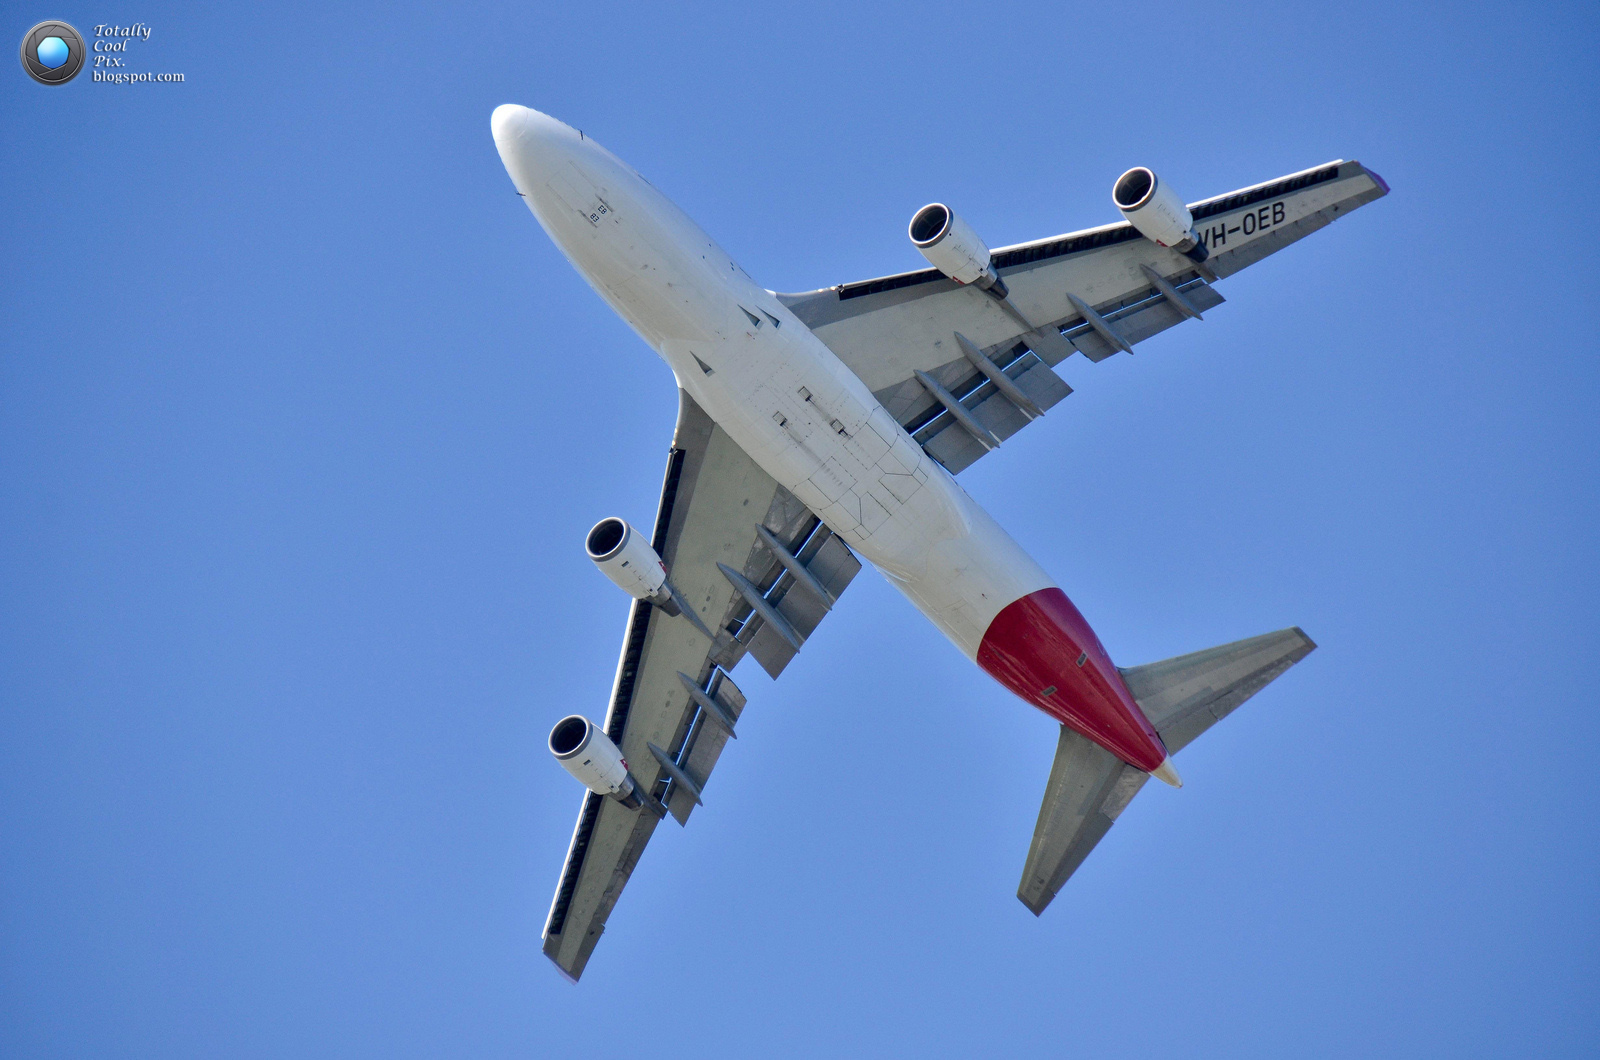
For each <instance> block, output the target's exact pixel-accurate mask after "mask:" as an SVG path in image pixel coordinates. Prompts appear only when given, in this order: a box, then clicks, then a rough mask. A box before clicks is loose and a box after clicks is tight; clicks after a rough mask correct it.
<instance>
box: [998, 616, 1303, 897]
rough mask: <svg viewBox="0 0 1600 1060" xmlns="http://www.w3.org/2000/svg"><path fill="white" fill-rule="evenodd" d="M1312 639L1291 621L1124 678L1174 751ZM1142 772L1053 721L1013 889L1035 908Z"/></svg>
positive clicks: (1090, 844) (1096, 838) (1119, 807)
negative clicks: (1040, 789) (1056, 728)
mask: <svg viewBox="0 0 1600 1060" xmlns="http://www.w3.org/2000/svg"><path fill="white" fill-rule="evenodd" d="M1315 647H1316V644H1315V643H1313V642H1312V640H1311V638H1310V637H1308V636H1306V635H1305V633H1304V632H1302V631H1301V630H1300V628H1299V627H1298V626H1295V627H1292V628H1290V629H1282V630H1279V631H1278V632H1276V633H1267V634H1264V635H1263V636H1260V637H1250V638H1248V639H1246V640H1236V641H1234V642H1233V643H1232V644H1223V645H1221V646H1219V647H1216V648H1207V649H1206V650H1205V651H1197V652H1194V653H1192V654H1190V655H1179V656H1177V657H1175V658H1172V659H1164V660H1162V661H1161V662H1154V663H1149V664H1148V665H1145V666H1135V667H1132V668H1130V669H1127V670H1123V671H1122V679H1123V680H1124V681H1126V682H1127V683H1128V690H1129V691H1131V692H1132V693H1133V698H1134V699H1135V700H1137V701H1138V703H1139V708H1140V709H1141V710H1143V711H1144V715H1145V717H1147V718H1149V719H1150V724H1152V725H1154V726H1155V728H1156V732H1158V733H1160V734H1161V739H1162V740H1163V741H1164V742H1165V743H1166V745H1167V752H1168V753H1169V754H1176V753H1177V752H1178V751H1179V749H1181V748H1183V747H1185V746H1187V745H1188V744H1189V743H1190V742H1191V741H1193V740H1194V738H1195V737H1196V736H1199V735H1200V734H1201V733H1203V732H1205V731H1206V730H1207V729H1209V728H1211V726H1213V725H1215V724H1216V723H1217V722H1219V721H1221V720H1222V719H1223V718H1225V717H1227V716H1228V715H1229V714H1231V713H1232V712H1233V711H1234V710H1235V709H1236V708H1237V707H1238V706H1239V704H1241V703H1243V702H1244V701H1245V700H1247V699H1249V698H1250V697H1251V696H1253V695H1255V694H1256V693H1257V692H1259V691H1261V690H1262V689H1263V688H1265V687H1266V686H1267V685H1268V684H1269V683H1271V682H1272V680H1273V679H1274V678H1275V677H1277V676H1278V675H1279V674H1281V673H1283V672H1284V671H1285V670H1287V669H1288V668H1289V667H1291V666H1293V665H1294V664H1295V663H1297V662H1299V661H1300V660H1301V659H1304V658H1305V657H1306V656H1307V655H1309V654H1311V651H1312V649H1313V648H1315ZM1148 777H1149V774H1147V773H1145V772H1144V771H1142V770H1140V769H1137V768H1135V767H1133V766H1130V765H1128V764H1127V763H1126V762H1124V761H1122V760H1121V759H1119V758H1118V757H1117V756H1116V755H1114V754H1112V753H1111V752H1110V751H1107V750H1106V749H1105V748H1103V747H1100V746H1099V745H1098V744H1095V743H1092V742H1091V741H1089V740H1086V739H1084V738H1083V737H1082V736H1079V735H1078V734H1077V733H1075V732H1073V731H1072V730H1071V729H1068V728H1067V727H1066V726H1064V725H1063V726H1062V727H1061V738H1060V742H1059V743H1058V744H1057V746H1056V760H1055V764H1054V765H1053V766H1051V768H1050V782H1049V784H1048V785H1047V786H1046V788H1045V792H1044V802H1043V804H1042V805H1041V806H1040V807H1039V821H1038V823H1037V824H1036V825H1035V826H1034V830H1033V843H1032V845H1031V846H1030V847H1029V849H1028V861H1027V864H1026V865H1025V866H1024V867H1023V870H1022V883H1021V884H1020V885H1019V886H1018V887H1017V897H1018V898H1020V899H1022V904H1023V905H1026V906H1027V907H1028V908H1029V909H1030V910H1032V912H1033V914H1034V915H1035V916H1038V915H1039V914H1040V913H1043V912H1044V909H1045V906H1047V905H1049V904H1050V902H1051V900H1052V899H1053V898H1055V896H1056V892H1057V891H1059V890H1060V889H1061V887H1062V886H1063V885H1064V884H1065V883H1066V882H1067V878H1068V877H1070V876H1071V875H1072V874H1073V873H1074V872H1076V871H1077V869H1078V866H1079V865H1081V864H1082V863H1083V859H1084V858H1086V857H1088V856H1089V852H1090V851H1091V850H1093V849H1094V847H1095V844H1096V843H1098V842H1100V839H1101V837H1102V836H1104V835H1105V834H1106V832H1108V831H1110V829H1111V825H1112V823H1113V822H1115V821H1116V819H1117V817H1118V815H1119V814H1121V813H1122V811H1123V809H1124V808H1125V807H1126V806H1127V805H1128V803H1129V802H1130V801H1132V799H1133V797H1134V796H1135V795H1137V794H1138V793H1139V789H1140V788H1141V787H1143V786H1144V782H1145V780H1147V779H1148Z"/></svg>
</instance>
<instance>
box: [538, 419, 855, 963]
mask: <svg viewBox="0 0 1600 1060" xmlns="http://www.w3.org/2000/svg"><path fill="white" fill-rule="evenodd" d="M752 513H755V514H754V515H753V514H752ZM758 518H759V520H760V529H759V530H758V529H757V520H758ZM651 543H652V545H653V546H654V548H655V550H656V552H657V553H658V554H659V555H660V556H661V558H662V561H663V562H664V563H665V564H666V567H667V569H668V571H669V573H670V577H671V579H672V583H673V585H674V586H675V587H676V588H677V590H678V592H679V594H680V595H681V596H682V597H683V599H684V600H685V601H686V602H687V603H689V604H690V606H692V607H693V608H694V610H695V611H696V613H697V614H698V616H699V617H700V619H701V621H702V623H703V624H704V625H705V626H706V627H707V628H708V629H709V630H711V631H712V633H713V634H714V638H715V639H713V640H707V639H706V635H705V633H703V632H701V630H700V629H698V628H697V627H696V626H695V624H694V623H692V622H689V621H684V620H682V619H678V618H674V617H671V616H669V615H667V614H666V613H665V612H662V611H660V610H659V609H657V608H654V607H652V606H651V605H650V604H648V603H646V602H643V601H635V602H634V604H633V607H632V609H631V610H630V612H629V615H628V624H627V630H626V633H625V635H624V638H623V645H622V653H621V657H620V658H619V660H618V662H617V673H616V678H615V681H614V683H613V685H612V693H611V703H610V707H609V709H608V711H607V713H606V718H605V722H604V725H603V728H604V729H605V731H606V734H607V735H608V736H610V737H611V739H612V740H613V741H614V742H615V743H616V744H617V746H618V747H620V748H621V749H622V753H623V756H624V757H625V758H626V759H627V761H628V763H629V766H630V768H631V770H632V772H633V774H634V776H635V777H636V778H637V779H638V780H639V782H640V783H641V784H642V785H643V786H644V788H645V790H646V791H647V792H648V793H649V794H650V795H651V796H652V797H653V798H654V799H655V800H657V801H658V802H659V803H660V804H661V805H663V806H664V807H665V808H666V809H667V810H668V811H669V812H670V813H671V814H672V816H673V817H674V818H676V819H677V820H678V822H679V823H680V824H684V823H687V822H688V819H689V815H690V814H691V813H692V812H693V810H694V807H695V806H696V805H698V804H699V802H700V797H701V792H702V790H703V788H704V787H705V783H706V780H707V779H708V778H709V777H710V775H711V771H712V769H713V768H714V767H715V766H716V763H717V759H718V758H719V757H720V756H721V754H722V750H723V748H724V747H725V746H726V744H727V741H728V739H729V738H730V737H731V736H732V731H731V729H732V725H733V723H736V722H737V721H738V719H739V716H740V714H741V713H742V712H743V710H744V706H745V697H744V694H743V693H742V692H741V691H740V690H739V688H738V687H737V686H736V685H735V684H734V683H733V680H732V679H731V678H730V677H729V676H728V671H730V670H732V669H733V667H734V666H735V665H736V664H737V663H738V662H739V660H740V659H742V658H743V657H744V655H745V654H747V653H748V654H750V655H753V656H754V657H755V659H756V661H757V662H759V663H760V664H761V665H762V667H763V669H765V670H766V671H767V672H768V673H769V674H771V675H772V676H773V677H777V676H778V674H779V673H781V672H782V671H783V669H784V667H785V666H787V665H788V663H789V660H790V659H792V658H793V657H794V655H795V653H796V651H797V650H798V645H797V644H796V643H795V642H796V641H798V642H799V643H801V644H803V643H804V638H805V637H807V636H809V635H810V634H811V632H812V630H814V629H815V628H816V626H817V625H818V623H820V622H821V620H822V618H823V616H824V615H825V614H826V613H827V609H828V606H829V605H830V604H831V603H832V601H833V600H834V599H837V597H838V596H839V594H840V593H842V592H843V591H844V589H845V587H846V586H847V585H849V584H850V581H851V579H852V578H854V577H855V575H856V573H857V572H858V571H859V570H860V569H861V563H860V561H859V560H857V559H856V558H855V556H854V555H853V554H852V553H851V552H850V549H849V548H848V547H846V545H845V544H844V542H843V541H841V540H839V539H838V538H837V537H835V536H834V535H833V534H832V533H830V532H829V531H828V529H827V527H825V526H823V525H822V523H821V522H820V520H818V519H817V518H816V516H814V515H813V514H812V513H811V511H810V510H809V509H808V508H806V507H805V505H803V504H801V503H800V502H799V501H798V500H796V499H795V498H794V496H793V495H792V494H790V493H789V491H788V490H786V489H784V488H783V487H781V486H780V485H778V483H777V482H775V481H774V480H773V479H772V478H771V476H769V475H767V473H766V472H764V471H762V470H761V469H760V468H759V467H758V466H757V465H756V463H755V461H753V460H751V459H750V457H749V456H748V455H746V454H745V452H744V451H743V450H742V449H740V448H739V446H738V445H737V444H736V443H735V442H734V441H733V440H732V439H731V438H729V437H728V436H727V434H726V433H725V432H723V431H722V429H721V428H720V427H718V426H716V424H715V423H713V422H712V420H711V418H710V417H709V416H707V415H706V413H705V412H704V411H703V410H702V409H701V408H700V407H699V406H698V405H697V404H695V402H694V400H693V399H692V398H690V397H689V396H688V394H686V393H683V392H681V391H680V392H679V410H678V425H677V429H676V431H675V432H674V436H673V442H672V449H671V453H670V455H669V457H668V460H667V471H666V475H665V478H664V480H663V483H662V489H661V503H660V506H659V508H658V510H657V513H656V524H655V529H654V531H653V533H652V541H651ZM779 549H781V550H782V551H783V552H784V553H786V555H780V554H779V552H778V550H779ZM724 568H726V569H724ZM740 582H742V583H743V584H742V586H741V585H740V584H739V583H740ZM819 593H820V594H826V596H827V597H828V599H827V600H823V599H822V598H821V596H820V595H819ZM779 627H782V628H781V629H780V628H779ZM658 823H659V818H658V817H656V815H655V814H654V813H653V812H652V811H651V810H650V809H648V808H640V809H634V810H630V809H628V808H627V807H625V806H623V805H622V804H621V803H620V802H617V801H616V800H614V799H610V798H606V797H605V796H601V795H596V794H594V793H592V792H589V793H586V794H585V796H584V800H583V805H582V808H581V809H580V811H579V814H578V821H577V825H576V827H575V828H574V829H573V835H572V842H571V844H570V845H569V847H568V850H567V858H566V862H565V864H564V865H563V867H562V871H561V879H560V882H559V883H558V884H557V887H556V893H555V897H554V899H553V900H552V902H551V905H550V915H549V918H548V919H547V920H546V922H545V930H544V952H545V955H546V956H548V957H549V958H550V959H551V960H552V961H553V962H555V964H556V966H557V967H558V968H559V969H560V970H561V972H562V973H563V974H564V975H566V976H567V977H569V978H571V979H574V980H576V979H577V978H578V977H579V976H580V975H582V974H583V969H584V966H585V965H586V964H587V963H588V960H589V957H590V955H591V954H592V953H593V951H594V947H595V944H596V943H597V942H598V941H599V938H600V935H601V933H602V932H603V931H604V930H605V924H606V920H607V918H608V917H609V916H610V915H611V910H612V908H613V907H614V906H615V905H616V902H617V898H618V897H619V896H620V895H621V893H622V889H623V887H624V886H625V885H626V884H627V882H628V878H629V877H630V876H631V874H632V873H633V869H634V866H635V865H637V864H638V861H639V857H640V855H641V854H642V853H643V852H644V848H645V845H646V844H647V843H649V841H650V837H651V835H653V834H654V832H655V828H656V825H657V824H658Z"/></svg>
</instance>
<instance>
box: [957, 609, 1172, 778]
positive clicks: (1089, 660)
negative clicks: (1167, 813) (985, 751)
mask: <svg viewBox="0 0 1600 1060" xmlns="http://www.w3.org/2000/svg"><path fill="white" fill-rule="evenodd" d="M1079 659H1082V660H1083V662H1082V665H1080V664H1079ZM978 665H979V666H981V667H983V668H984V669H985V670H987V671H988V672H989V675H990V676H992V677H993V678H994V679H995V680H997V681H999V682H1000V683H1001V684H1003V685H1005V686H1006V687H1007V688H1009V689H1011V691H1013V692H1015V693H1016V694H1017V695H1019V696H1021V697H1022V698H1023V699H1025V700H1027V701H1028V702H1029V703H1032V704H1033V705H1034V706H1036V707H1038V708H1039V709H1040V710H1042V711H1044V712H1045V713H1046V714H1048V715H1050V716H1051V717H1053V718H1056V719H1057V720H1059V721H1060V722H1061V723H1062V724H1063V725H1066V726H1067V727H1068V728H1070V729H1072V730H1073V731H1074V732H1076V733H1079V734H1080V735H1082V736H1085V737H1087V738H1089V739H1091V740H1093V741H1094V742H1095V743H1097V744H1099V745H1100V746H1101V747H1104V748H1105V749H1106V750H1108V751H1110V752H1111V753H1112V754H1114V755H1116V756H1117V757H1118V758H1120V759H1122V760H1123V761H1124V762H1127V763H1129V764H1130V765H1134V766H1138V767H1139V768H1140V769H1143V770H1145V771H1146V772H1149V771H1150V770H1152V769H1155V768H1156V767H1158V766H1159V765H1161V763H1162V761H1164V760H1165V759H1166V757H1167V749H1166V746H1165V745H1164V744H1162V742H1161V737H1160V736H1158V735H1156V730H1155V728H1154V727H1153V726H1152V725H1151V724H1150V722H1149V720H1148V719H1146V718H1145V716H1144V712H1143V711H1141V710H1140V709H1139V705H1138V704H1137V703H1135V702H1134V701H1133V695H1132V694H1131V693H1130V692H1129V691H1128V686H1127V685H1126V684H1124V683H1123V680H1122V675H1121V674H1119V673H1118V672H1117V668H1116V667H1115V666H1113V665H1112V663H1111V657H1110V656H1109V655H1107V654H1106V650H1105V649H1104V648H1102V647H1101V646H1100V638H1099V637H1096V636H1095V635H1094V630H1092V629H1090V628H1089V623H1087V622H1085V621H1084V620H1083V616H1082V615H1081V614H1079V613H1078V609H1077V608H1076V607H1074V606H1073V605H1072V601H1071V600H1068V599H1067V594H1066V593H1064V592H1062V591H1061V590H1060V589H1057V588H1054V587H1051V588H1049V589H1040V590H1039V591H1038V592H1036V593H1029V594H1028V595H1027V596H1024V597H1023V598H1022V599H1020V600H1015V601H1012V602H1011V603H1010V604H1008V605H1007V606H1006V608H1005V609H1004V610H1002V611H1001V612H1000V613H999V614H998V615H996V616H995V619H994V621H993V622H991V623H989V628H988V629H987V630H986V631H985V632H984V634H983V642H982V643H981V644H980V645H978ZM1052 690H1053V691H1052Z"/></svg>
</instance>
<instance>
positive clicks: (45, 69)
mask: <svg viewBox="0 0 1600 1060" xmlns="http://www.w3.org/2000/svg"><path fill="white" fill-rule="evenodd" d="M86 52H87V49H85V48H84V46H83V35H82V34H81V33H79V32H78V31H77V30H75V29H73V28H72V27H71V26H69V25H67V24H66V23H65V22H41V23H39V24H38V25H37V26H35V27H33V28H32V29H30V30H29V31H28V32H27V33H26V34H24V36H23V38H22V68H23V69H24V70H26V71H28V76H29V77H31V78H33V79H34V80H35V81H37V82H39V83H40V84H41V85H64V84H66V83H67V82H68V81H71V80H72V79H73V78H74V77H77V76H78V72H79V71H80V70H82V69H83V60H84V57H85V54H86Z"/></svg>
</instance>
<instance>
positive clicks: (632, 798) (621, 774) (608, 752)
mask: <svg viewBox="0 0 1600 1060" xmlns="http://www.w3.org/2000/svg"><path fill="white" fill-rule="evenodd" d="M550 753H551V754H553V755H555V756H556V761H557V762H560V763H561V767H562V768H563V769H565V770H566V771H567V772H568V773H571V774H572V775H573V776H575V777H577V778H578V781H579V783H581V784H582V785H583V786H584V787H586V788H588V789H589V790H590V791H592V792H594V793H595V794H596V795H610V796H611V797H612V798H614V799H616V800H617V801H618V802H620V803H622V804H623V805H624V806H626V807H628V808H629V809H630V810H632V809H637V808H638V807H639V805H640V799H639V792H638V786H637V785H635V784H634V782H633V774H632V773H630V772H628V763H627V761H625V760H624V759H623V757H622V751H621V750H620V749H618V747H617V745H616V744H614V743H612V742H611V737H609V736H607V735H606V734H605V732H604V731H603V730H602V729H601V728H600V726H598V725H596V724H595V723H594V722H592V721H590V720H589V719H588V718H586V717H584V716H583V715H582V714H573V715H570V716H568V717H565V718H562V719H561V720H560V721H558V722H556V727H555V728H553V729H551V730H550Z"/></svg>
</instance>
